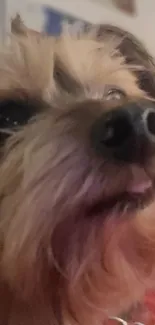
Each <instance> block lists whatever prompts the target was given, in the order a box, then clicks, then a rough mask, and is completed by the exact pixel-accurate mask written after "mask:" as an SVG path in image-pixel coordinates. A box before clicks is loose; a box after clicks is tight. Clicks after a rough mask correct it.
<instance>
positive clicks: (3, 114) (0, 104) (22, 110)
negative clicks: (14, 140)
mask: <svg viewBox="0 0 155 325" xmlns="http://www.w3.org/2000/svg"><path fill="white" fill-rule="evenodd" d="M39 107H40V105H38V103H37V102H36V101H35V102H34V101H33V100H32V101H31V100H30V101H29V100H27V99H26V100H25V99H24V100H22V99H4V100H1V101H0V143H1V142H2V141H4V140H5V139H6V138H7V137H8V135H9V134H11V133H9V130H10V131H11V132H12V130H16V129H18V128H19V127H21V126H24V125H26V124H27V123H28V121H29V120H30V119H31V118H32V117H33V116H35V115H36V113H37V112H38V110H39ZM7 130H8V131H7Z"/></svg>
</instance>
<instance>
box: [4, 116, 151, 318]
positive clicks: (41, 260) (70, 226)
mask: <svg viewBox="0 0 155 325" xmlns="http://www.w3.org/2000/svg"><path fill="white" fill-rule="evenodd" d="M47 121H48V122H47ZM39 124H40V125H39ZM60 129H61V130H62V128H60ZM40 130H42V134H40ZM45 130H46V132H45ZM24 132H26V134H25V133H24ZM30 139H33V141H32V140H31V141H30ZM56 139H57V140H58V134H57V137H56ZM61 139H63V141H64V137H62V136H61ZM10 142H12V143H11V146H12V147H11V150H10V147H9V146H8V151H9V154H8V156H7V158H8V159H5V158H6V157H4V162H3V163H2V165H1V170H0V179H1V190H2V192H3V193H5V194H7V197H6V199H5V200H3V204H2V205H1V214H2V215H3V218H2V221H1V224H0V230H1V233H2V234H3V236H4V238H3V248H2V252H1V275H2V278H3V279H4V283H5V282H6V283H7V285H8V286H9V287H10V290H13V291H14V293H15V297H17V298H16V299H17V301H18V303H17V304H16V302H15V301H16V299H15V300H14V303H13V305H14V308H13V309H14V313H15V314H16V315H17V314H18V312H19V310H18V308H20V307H19V306H20V305H21V301H22V300H23V301H25V302H26V305H27V306H29V307H30V306H31V308H32V306H33V308H32V309H33V311H32V310H31V311H28V312H27V314H28V315H29V314H30V313H34V314H35V311H36V308H37V307H36V302H35V301H36V299H37V303H38V306H40V307H39V308H40V312H41V310H42V317H43V318H44V319H43V320H44V321H45V319H46V317H47V318H48V316H49V315H52V316H50V317H52V321H53V320H54V319H56V320H57V321H58V323H60V318H63V322H64V324H65V320H66V322H67V320H68V319H70V320H72V321H73V319H74V320H75V319H76V320H78V321H79V323H80V324H82V323H86V324H94V322H96V321H97V320H98V321H101V320H103V319H104V318H105V317H106V314H108V315H109V314H115V313H119V312H120V311H122V310H123V309H125V308H128V306H130V304H131V302H132V303H133V302H134V301H135V302H136V301H137V300H138V299H139V297H141V296H142V295H143V293H144V292H143V291H144V290H145V288H146V286H147V287H148V285H149V281H150V280H149V279H150V275H151V274H150V273H151V272H152V273H153V265H154V242H153V240H154V239H153V231H152V229H153V228H152V226H153V224H152V223H153V218H152V217H151V212H150V211H152V209H151V210H149V211H148V214H149V216H148V217H149V219H148V220H150V224H149V222H148V220H147V223H146V225H145V222H142V221H141V220H143V221H145V218H144V216H143V215H141V216H137V218H136V216H135V218H134V219H133V216H128V220H127V219H125V220H124V221H123V222H122V220H120V221H121V222H119V219H118V216H117V215H116V214H115V213H114V215H113V216H111V218H107V220H105V219H104V220H103V219H102V218H101V216H96V218H95V217H93V219H91V218H90V216H89V215H88V216H84V218H83V216H82V205H80V208H79V203H78V204H77V206H76V205H74V204H75V202H76V201H77V197H76V200H75V201H73V202H72V201H69V200H70V198H71V197H72V195H71V192H69V191H72V192H74V190H75V192H76V193H77V188H76V189H75V188H74V186H76V182H73V183H72V185H73V184H74V186H70V185H71V179H70V178H67V172H66V179H64V178H62V174H61V173H62V166H61V162H63V168H64V166H65V164H64V161H65V158H66V152H64V151H61V146H59V150H60V152H59V154H58V152H57V150H58V149H57V146H56V145H54V136H53V141H52V142H51V122H50V121H49V119H46V121H45V123H44V121H40V122H37V123H36V125H35V124H33V125H32V126H31V127H30V126H29V128H28V130H27V131H23V132H21V134H20V135H19V134H18V135H17V136H15V139H14V140H10ZM17 143H18V146H16V144H17ZM67 148H68V145H67ZM70 150H71V151H70V153H69V152H68V153H67V155H69V157H70V154H71V152H72V144H71V143H70ZM56 153H57V154H56ZM77 156H78V157H79V155H77ZM54 157H55V159H54ZM73 157H75V155H73ZM8 161H9V162H10V161H11V163H10V170H8V166H7V164H8ZM36 162H37V163H36ZM66 166H68V161H67V165H66ZM76 166H77V164H76ZM8 172H9V174H8ZM6 175H7V179H8V181H7V183H6ZM8 175H9V176H10V177H8ZM23 175H24V177H23ZM63 175H64V170H63ZM69 175H70V173H69ZM73 177H74V175H72V176H71V178H73ZM55 180H56V183H55ZM58 182H59V186H58ZM81 182H83V180H81ZM19 184H20V185H19ZM16 188H17V190H15V189H16ZM56 188H57V190H56ZM13 192H14V194H13ZM62 194H64V196H63V195H62ZM81 197H83V194H82V196H81ZM67 198H68V200H67ZM77 207H78V209H77ZM130 217H131V218H130ZM146 229H147V231H146ZM150 246H151V247H150ZM139 252H140V254H139ZM138 256H140V257H138ZM144 263H145V265H143V264H144ZM144 266H145V267H144ZM131 284H132V285H131ZM133 288H134V290H133ZM19 301H20V303H19ZM111 306H112V307H111ZM29 307H28V309H29ZM31 308H30V309H31ZM45 311H46V312H45ZM20 313H21V310H20ZM15 314H14V317H15ZM36 314H37V313H36ZM23 315H24V312H23ZM39 315H40V314H39ZM45 315H46V316H45ZM26 317H28V316H26Z"/></svg>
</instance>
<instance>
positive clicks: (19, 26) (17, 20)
mask: <svg viewBox="0 0 155 325" xmlns="http://www.w3.org/2000/svg"><path fill="white" fill-rule="evenodd" d="M11 33H12V34H15V35H20V36H28V35H31V36H33V35H34V36H43V33H41V32H38V31H36V30H33V29H29V28H27V27H26V26H25V24H24V22H23V20H22V19H21V17H20V15H19V14H17V15H16V16H15V17H14V18H13V19H12V20H11Z"/></svg>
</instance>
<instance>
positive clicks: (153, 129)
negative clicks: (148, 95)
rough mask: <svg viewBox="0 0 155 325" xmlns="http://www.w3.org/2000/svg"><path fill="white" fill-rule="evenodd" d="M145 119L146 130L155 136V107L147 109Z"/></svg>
mask: <svg viewBox="0 0 155 325" xmlns="http://www.w3.org/2000/svg"><path fill="white" fill-rule="evenodd" d="M143 119H144V126H145V130H146V132H147V133H149V135H151V136H153V137H155V109H147V110H146V111H145V112H144V115H143Z"/></svg>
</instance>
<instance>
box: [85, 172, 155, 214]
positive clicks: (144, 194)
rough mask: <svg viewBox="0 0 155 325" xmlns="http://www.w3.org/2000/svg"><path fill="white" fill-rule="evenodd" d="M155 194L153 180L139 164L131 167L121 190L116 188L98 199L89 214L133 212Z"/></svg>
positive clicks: (149, 201)
mask: <svg viewBox="0 0 155 325" xmlns="http://www.w3.org/2000/svg"><path fill="white" fill-rule="evenodd" d="M154 196H155V181H154V179H152V177H151V176H149V175H148V173H147V172H146V171H145V169H144V168H142V167H139V166H132V167H131V174H130V177H128V182H127V184H126V186H125V187H123V190H122V191H121V189H120V188H119V186H118V190H117V191H115V193H113V194H112V195H109V196H108V197H107V196H106V197H105V198H104V199H102V200H99V201H98V202H97V203H96V204H93V205H92V206H91V208H90V213H91V214H100V213H103V214H104V213H105V214H107V213H108V214H109V213H111V212H112V211H113V210H115V211H117V212H125V213H126V212H130V211H131V212H134V211H136V210H139V209H144V208H145V207H147V206H148V205H149V204H151V202H152V201H153V199H154Z"/></svg>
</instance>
